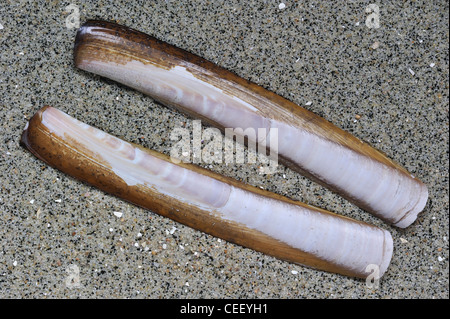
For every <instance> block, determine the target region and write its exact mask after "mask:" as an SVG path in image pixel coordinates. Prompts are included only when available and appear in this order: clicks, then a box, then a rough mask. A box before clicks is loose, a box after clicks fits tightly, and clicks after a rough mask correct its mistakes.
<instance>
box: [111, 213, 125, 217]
mask: <svg viewBox="0 0 450 319" xmlns="http://www.w3.org/2000/svg"><path fill="white" fill-rule="evenodd" d="M113 214H114V216H116V217H117V218H120V217H122V216H123V213H122V212H113Z"/></svg>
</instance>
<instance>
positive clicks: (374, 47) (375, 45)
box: [371, 41, 380, 50]
mask: <svg viewBox="0 0 450 319" xmlns="http://www.w3.org/2000/svg"><path fill="white" fill-rule="evenodd" d="M379 47H380V42H378V41H375V42H374V43H373V44H372V46H371V48H372V49H374V50H376V49H378V48H379Z"/></svg>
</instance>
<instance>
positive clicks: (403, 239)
mask: <svg viewBox="0 0 450 319" xmlns="http://www.w3.org/2000/svg"><path fill="white" fill-rule="evenodd" d="M400 242H401V243H402V244H406V243H407V242H408V241H407V240H406V239H405V238H401V237H400Z"/></svg>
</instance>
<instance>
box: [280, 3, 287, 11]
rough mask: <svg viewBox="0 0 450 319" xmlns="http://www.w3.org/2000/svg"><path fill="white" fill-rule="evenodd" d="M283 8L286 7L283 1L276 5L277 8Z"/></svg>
mask: <svg viewBox="0 0 450 319" xmlns="http://www.w3.org/2000/svg"><path fill="white" fill-rule="evenodd" d="M284 8H286V5H285V4H284V3H283V2H281V3H280V4H279V5H278V9H280V10H283V9H284Z"/></svg>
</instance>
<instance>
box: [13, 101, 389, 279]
mask: <svg viewBox="0 0 450 319" xmlns="http://www.w3.org/2000/svg"><path fill="white" fill-rule="evenodd" d="M21 142H22V144H23V145H25V146H26V147H27V148H28V149H29V150H30V151H31V152H32V153H33V154H35V155H36V156H37V157H38V158H40V159H42V160H43V161H45V162H46V163H48V164H49V165H51V166H53V167H55V168H57V169H59V170H61V171H63V172H65V173H67V174H69V175H71V176H73V177H75V178H77V179H79V180H81V181H84V182H87V183H89V184H91V185H93V186H96V187H98V188H100V189H102V190H104V191H106V192H109V193H112V194H114V195H116V196H118V197H121V198H123V199H125V200H128V201H130V202H132V203H135V204H137V205H139V206H142V207H145V208H147V209H150V210H152V211H154V212H156V213H159V214H161V215H163V216H166V217H169V218H172V219H174V220H176V221H178V222H181V223H183V224H186V225H188V226H190V227H193V228H195V229H198V230H201V231H204V232H206V233H209V234H212V235H214V236H217V237H221V238H224V239H226V240H228V241H230V242H234V243H237V244H240V245H243V246H246V247H249V248H252V249H255V250H257V251H261V252H264V253H267V254H270V255H273V256H275V257H277V258H280V259H284V260H288V261H291V262H295V263H299V264H303V265H306V266H310V267H314V268H317V269H322V270H326V271H331V272H336V273H341V274H345V275H348V276H357V277H365V276H367V275H368V273H366V272H365V271H366V267H367V266H368V265H376V266H378V267H379V274H380V276H381V275H382V274H383V273H384V272H385V271H386V269H387V267H388V265H389V262H390V260H391V257H392V250H393V243H392V237H391V235H390V233H389V232H388V231H386V230H383V229H380V228H378V227H375V226H372V225H368V224H365V223H362V222H359V221H355V220H352V219H350V218H346V217H342V216H339V215H336V214H333V213H330V212H327V211H324V210H321V209H319V208H315V207H311V206H308V205H306V204H303V203H300V202H295V201H292V200H289V199H287V198H285V197H282V196H279V195H276V194H273V193H270V192H266V191H262V190H260V189H258V188H254V187H251V186H248V185H245V184H243V183H240V182H238V181H236V180H233V179H229V178H225V177H223V176H221V175H219V174H215V173H212V172H210V171H208V170H205V169H203V168H200V167H197V166H195V165H192V164H175V163H173V162H171V161H170V158H169V157H167V156H165V155H163V154H160V153H157V152H154V151H151V150H147V149H143V148H141V147H139V146H136V145H133V144H130V143H127V142H125V141H123V140H120V139H118V138H116V137H113V136H111V135H109V134H107V133H105V132H103V131H100V130H98V129H96V128H94V127H91V126H89V125H87V124H84V123H82V122H80V121H78V120H76V119H74V118H72V117H70V116H69V115H67V114H65V113H63V112H61V111H59V110H57V109H55V108H52V107H49V106H46V107H44V108H42V109H41V110H40V111H38V112H37V113H36V114H35V115H34V116H33V117H32V119H31V120H30V121H29V123H28V124H27V126H26V127H25V130H24V132H23V134H22V139H21ZM372 267H373V266H372Z"/></svg>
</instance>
